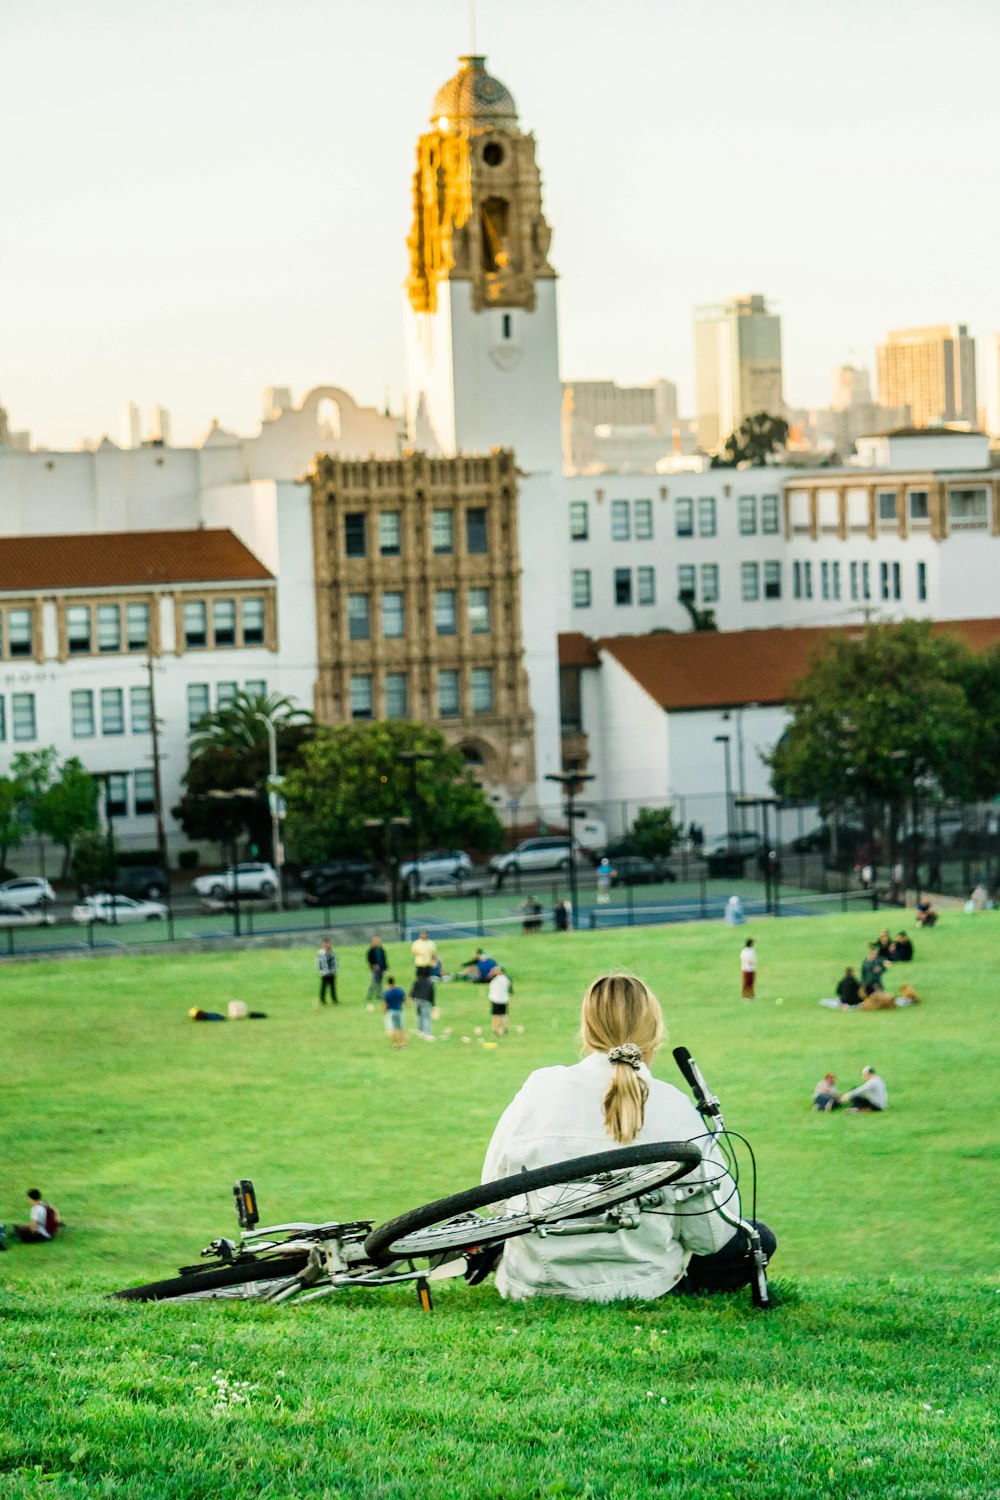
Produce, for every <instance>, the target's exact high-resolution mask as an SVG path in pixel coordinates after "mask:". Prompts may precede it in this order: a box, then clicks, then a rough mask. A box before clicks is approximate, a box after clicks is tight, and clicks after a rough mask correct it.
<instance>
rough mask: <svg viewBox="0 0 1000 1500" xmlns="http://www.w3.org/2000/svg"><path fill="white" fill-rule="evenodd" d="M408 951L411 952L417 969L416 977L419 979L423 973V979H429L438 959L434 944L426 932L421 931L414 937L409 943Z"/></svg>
mask: <svg viewBox="0 0 1000 1500" xmlns="http://www.w3.org/2000/svg"><path fill="white" fill-rule="evenodd" d="M410 952H411V953H412V954H413V963H414V967H415V968H416V971H417V978H418V979H419V978H420V976H421V975H423V977H424V978H425V979H429V978H430V976H431V974H432V973H433V972H434V966H435V964H436V963H437V961H438V951H437V946H436V944H435V943H434V942H432V940H431V939H430V938H429V937H428V936H427V933H426V932H421V934H420V936H419V937H418V938H415V939H414V941H413V942H412V943H411V944H410Z"/></svg>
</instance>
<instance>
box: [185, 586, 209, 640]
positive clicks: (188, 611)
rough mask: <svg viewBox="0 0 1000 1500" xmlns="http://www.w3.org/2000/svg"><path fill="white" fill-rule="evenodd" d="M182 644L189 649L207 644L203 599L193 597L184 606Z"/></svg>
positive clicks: (206, 614)
mask: <svg viewBox="0 0 1000 1500" xmlns="http://www.w3.org/2000/svg"><path fill="white" fill-rule="evenodd" d="M184 644H185V646H186V647H187V648H188V650H189V651H196V650H198V649H200V648H201V647H202V646H207V645H208V610H207V608H206V606H205V601H204V600H203V599H194V600H191V601H189V602H188V603H187V604H185V606H184Z"/></svg>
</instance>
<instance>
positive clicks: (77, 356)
mask: <svg viewBox="0 0 1000 1500" xmlns="http://www.w3.org/2000/svg"><path fill="white" fill-rule="evenodd" d="M895 9H896V8H894V7H892V6H891V5H889V4H888V3H885V0H882V3H874V4H870V5H866V6H865V7H864V8H863V9H862V7H861V5H860V4H859V3H854V0H851V3H848V4H847V5H845V6H844V7H841V9H840V11H839V12H838V24H836V25H835V24H834V21H833V19H832V18H830V17H818V18H817V17H812V18H807V19H803V18H802V17H801V16H800V15H799V13H798V12H797V11H795V10H793V8H792V7H791V5H790V4H788V3H786V0H768V3H765V4H763V5H759V6H756V7H751V6H749V5H748V4H744V3H736V0H730V3H724V4H722V5H721V6H720V7H717V8H716V10H715V12H714V13H713V16H714V20H713V26H712V32H711V36H712V41H713V45H714V49H715V50H714V51H713V52H712V53H711V54H710V55H708V54H705V38H706V28H705V19H704V11H703V8H701V7H698V6H697V5H696V4H695V3H693V0H678V3H676V4H674V5H671V6H669V7H664V6H661V5H656V6H654V5H653V4H650V3H645V0H641V3H640V0H633V3H632V4H630V5H629V6H628V7H627V9H625V10H624V11H621V12H616V15H615V30H614V31H613V32H612V31H609V30H608V28H607V25H606V18H605V15H604V12H603V11H602V10H601V9H600V8H599V7H598V6H597V5H596V4H593V3H591V0H582V3H580V4H578V5H576V6H574V7H572V8H569V7H567V6H566V5H565V4H564V3H558V4H557V3H554V0H553V3H545V0H542V3H540V4H535V5H534V6H532V7H528V6H527V5H526V4H523V3H522V0H511V3H510V4H509V5H507V6H505V8H504V10H503V11H502V12H501V11H500V10H499V8H498V7H496V6H495V5H489V4H484V3H482V0H481V4H480V13H479V18H478V27H479V34H478V38H477V40H478V45H479V50H481V51H483V52H485V53H486V54H487V57H488V59H489V66H490V68H491V70H492V71H494V72H495V73H496V74H497V76H498V77H500V78H501V79H502V80H503V81H504V82H505V83H506V84H507V85H508V86H509V87H510V89H511V91H512V93H513V95H514V98H515V100H516V101H517V104H518V107H519V111H520V119H521V123H522V126H523V127H524V128H525V129H528V130H532V131H533V132H534V133H535V135H536V137H537V142H538V159H539V164H540V167H541V171H542V178H543V193H544V201H545V208H546V215H547V217H548V219H549V222H550V223H551V224H552V226H553V230H554V238H553V247H552V261H553V264H554V265H555V267H556V269H557V271H558V272H559V276H560V284H559V296H560V335H561V346H562V375H563V378H564V379H578V380H583V379H597V378H607V379H614V380H617V381H619V382H620V383H622V384H631V383H637V382H641V381H646V380H650V379H654V378H657V377H665V378H667V379H670V380H673V381H676V382H677V383H678V385H679V387H680V393H681V409H682V411H683V412H684V413H685V414H692V413H693V411H694V405H695V402H694V357H693V345H694V338H693V316H694V308H695V306H696V305H697V304H699V303H701V302H711V301H716V300H719V299H722V298H725V297H729V296H732V295H742V294H747V293H750V292H756V291H760V292H763V293H764V295H765V296H766V297H767V298H768V302H769V304H770V305H771V306H772V307H773V308H774V310H775V311H777V312H778V313H780V315H781V318H782V342H783V354H784V369H785V397H786V400H787V401H788V402H789V403H790V404H792V405H796V406H798V405H801V406H808V407H813V406H821V405H827V404H829V402H830V400H831V394H832V381H833V369H834V367H835V366H837V365H839V364H842V363H847V362H848V361H849V362H851V363H854V364H863V365H866V366H868V367H869V369H872V370H874V349H875V346H876V344H878V343H879V342H880V341H881V340H882V339H883V338H884V336H885V334H886V333H887V332H888V330H890V329H892V328H899V327H908V326H914V325H921V324H934V323H953V322H963V323H967V324H968V326H969V331H970V333H971V334H972V335H973V336H974V337H976V339H977V341H978V344H979V350H980V375H981V379H982V377H986V378H985V380H983V381H982V387H981V392H980V399H981V401H983V402H989V401H990V400H991V399H992V398H993V395H994V392H993V391H992V390H991V385H990V380H989V377H990V375H991V374H992V375H994V376H995V375H996V373H997V372H996V371H992V370H990V369H989V367H988V365H986V364H985V362H984V356H985V351H986V350H987V349H988V348H989V347H990V335H991V334H993V333H995V332H996V331H997V329H998V328H1000V293H997V292H996V291H995V290H994V289H993V284H992V281H991V277H990V272H989V269H988V266H989V255H990V247H991V243H992V241H993V239H994V237H995V231H996V228H997V224H996V220H997V218H998V216H1000V214H998V210H997V209H996V207H995V206H994V205H993V204H992V203H991V202H990V201H989V199H988V196H987V192H986V190H985V189H986V185H987V183H988V182H989V165H990V164H989V157H988V150H989V142H990V141H991V140H992V139H993V138H994V135H995V130H996V126H997V124H998V123H1000V120H998V118H997V117H998V116H1000V105H998V104H997V102H996V101H995V98H994V96H993V95H992V93H991V92H990V89H989V66H990V59H991V57H992V55H993V54H994V52H995V43H996V41H997V39H998V37H1000V18H998V17H997V16H996V15H995V14H994V13H992V12H991V11H990V9H989V8H988V7H987V6H986V5H983V4H979V3H974V0H966V3H963V4H961V5H959V6H958V7H956V9H955V11H954V12H953V13H951V14H950V17H949V26H948V30H947V32H946V33H942V29H941V26H940V19H939V13H938V12H937V11H936V9H935V8H933V7H931V6H930V5H926V4H924V5H921V4H917V5H914V6H912V7H910V8H909V10H908V13H907V26H906V29H905V32H901V31H900V29H899V25H898V21H897V19H896V17H895V15H894V13H893V12H894V10H895ZM853 19H857V21H858V22H859V26H858V28H856V29H854V28H852V27H851V26H850V24H849V23H850V22H851V21H852V20H853ZM862 21H863V23H864V29H863V30H862V29H861V27H860V23H861V22H862ZM843 22H847V23H848V24H847V25H846V26H845V25H843V24H842V23H843ZM4 31H5V41H6V46H7V50H8V54H9V55H14V56H16V57H18V58H19V59H20V66H19V68H18V70H17V76H16V77H15V78H13V79H12V81H11V86H10V107H11V109H12V110H13V112H14V114H15V117H17V118H19V119H20V121H21V127H22V128H21V130H20V132H19V135H18V139H17V147H16V149H12V150H10V151H9V152H8V172H7V176H8V184H7V203H8V213H7V224H6V233H5V235H4V237H3V241H2V243H0V254H2V256H3V265H4V270H5V276H6V281H7V285H8V288H9V289H13V291H12V292H11V293H9V296H8V300H7V306H6V309H5V313H4V317H3V324H2V325H0V328H2V337H0V349H2V350H3V354H2V363H0V401H2V402H3V404H4V405H5V406H7V407H8V409H9V411H10V415H11V424H12V426H13V427H14V428H29V429H30V430H31V431H32V432H33V434H34V435H35V437H36V439H37V440H38V441H39V442H42V443H46V444H48V445H51V446H63V447H75V446H76V445H77V443H78V442H79V441H80V439H81V438H84V437H87V438H90V439H99V438H100V437H101V436H102V435H103V434H104V433H105V432H107V433H109V434H110V435H111V436H112V437H113V438H114V439H115V440H117V439H118V436H119V430H120V413H121V409H122V406H123V405H124V403H125V401H126V400H129V399H132V400H135V401H137V402H138V404H139V405H140V406H141V407H142V409H143V411H144V412H145V411H147V410H148V408H149V407H151V406H153V405H155V404H162V405H163V406H165V407H166V408H168V409H169V411H170V412H171V415H172V417H173V431H174V438H175V441H178V442H181V443H184V442H190V441H192V440H194V439H195V438H197V437H198V436H199V435H200V434H201V433H202V432H203V431H204V430H205V428H206V427H207V425H208V423H209V421H210V420H211V419H212V418H213V417H217V418H218V419H219V420H220V421H221V422H222V423H223V425H225V426H230V427H235V428H237V429H239V430H241V431H251V430H253V429H254V427H255V426H256V423H257V421H258V419H259V415H260V409H261V392H262V390H263V388H264V387H265V386H267V385H291V386H292V387H293V388H294V390H295V392H296V394H297V395H301V394H302V393H303V392H304V391H305V390H306V389H308V388H309V387H310V386H312V385H315V384H318V383H321V382H329V381H333V382H336V383H338V384H342V385H344V386H345V387H347V388H348V389H349V390H351V391H352V392H353V393H354V394H355V395H356V396H357V397H358V399H359V400H361V401H363V402H365V403H372V404H378V405H381V403H382V400H383V397H384V393H385V392H386V390H388V393H389V395H390V399H391V401H392V404H393V406H394V407H396V408H397V409H398V407H399V404H400V399H401V392H402V385H403V338H402V304H403V294H402V290H401V284H402V281H403V278H404V276H405V271H406V251H405V237H406V231H407V227H408V221H409V215H410V208H411V182H410V179H411V175H412V171H413V165H414V150H415V145H416V140H417V137H418V136H419V134H420V133H421V132H422V131H423V130H424V129H425V127H426V122H427V115H428V112H429V109H430V103H431V100H432V98H433V95H434V92H435V91H436V89H437V88H438V87H439V86H440V85H441V83H443V82H444V80H445V79H446V78H447V77H448V76H449V75H450V74H451V72H453V70H454V65H455V57H456V56H457V55H458V54H459V53H462V52H465V51H466V50H467V49H468V21H467V12H466V6H465V5H464V4H463V3H461V0H453V3H451V4H448V5H445V6H441V5H433V6H432V5H430V4H424V3H420V0H416V3H411V4H408V5H405V6H404V5H403V4H402V3H400V0H391V3H390V0H381V3H379V4H378V5H373V6H370V7H367V8H366V7H362V6H360V5H357V4H353V3H352V4H348V3H339V4H338V3H335V4H331V5H324V6H320V5H318V4H315V3H310V0H295V3H290V4H288V5H287V6H285V7H282V8H281V9H280V10H279V8H278V7H277V6H275V5H272V4H269V3H265V0H258V3H256V4H249V5H240V6H237V5H236V4H235V3H233V0H218V3H217V4H216V5H215V6H214V7H213V9H212V10H211V11H210V12H209V13H208V14H201V13H200V12H199V10H198V8H197V7H196V6H195V5H194V4H193V3H192V0H177V3H176V4H175V6H174V7H173V8H172V10H171V13H170V17H169V19H168V20H165V21H163V22H162V23H160V24H158V25H157V24H152V23H150V22H149V21H148V20H147V21H143V22H137V21H136V20H135V19H134V12H133V11H131V10H130V9H129V8H128V7H126V6H125V5H124V4H122V3H120V0H97V3H96V4H95V5H94V6H92V7H90V8H89V9H88V11H87V12H86V13H83V12H78V11H76V10H75V8H74V7H72V6H70V5H69V4H68V3H65V0H56V3H55V4H53V5H50V6H49V7H47V8H46V11H45V14H44V16H40V15H37V14H33V15H21V16H19V17H16V18H14V17H8V18H7V19H6V21H5V25H4ZM345 37H346V39H347V41H346V44H345ZM640 42H641V45H638V43H640ZM862 42H863V44H864V45H861V43H862ZM991 43H992V44H993V45H992V46H991ZM702 56H704V61H705V64H706V66H705V67H692V66H691V65H690V59H691V58H692V57H694V58H700V57H702ZM345 59H346V60H347V62H348V63H349V66H344V65H343V63H344V60H345ZM366 63H367V66H366ZM39 77H44V78H45V80H46V87H45V89H41V90H40V89H39V88H38V79H39ZM957 77H961V78H962V84H963V90H962V95H961V103H962V104H964V101H965V100H971V101H975V102H974V105H973V104H969V105H966V106H965V108H964V109H961V108H959V109H956V108H955V107H954V104H955V101H954V99H953V98H952V97H951V95H949V92H948V89H947V86H946V85H947V81H948V80H949V79H950V78H957ZM932 85H933V86H932ZM928 98H932V99H933V101H934V102H933V103H932V104H931V105H928V104H927V99H928ZM706 101H707V106H708V107H706ZM735 143H738V145H739V147H740V148H741V150H742V151H743V152H746V153H747V159H746V165H743V164H742V158H741V157H740V156H739V154H734V150H733V148H734V144H735ZM977 191H978V194H979V196H978V197H977V196H976V194H977ZM970 215H971V222H973V223H974V225H976V226H977V228H978V230H979V232H978V234H971V233H968V232H967V226H968V223H969V222H970ZM959 223H961V224H962V225H963V226H964V232H963V234H962V235H961V236H959V235H958V234H956V233H955V230H956V228H957V226H958V224H959Z"/></svg>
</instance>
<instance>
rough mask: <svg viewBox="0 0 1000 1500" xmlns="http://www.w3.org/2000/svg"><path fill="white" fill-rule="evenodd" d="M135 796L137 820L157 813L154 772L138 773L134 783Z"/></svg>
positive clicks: (134, 777) (135, 775)
mask: <svg viewBox="0 0 1000 1500" xmlns="http://www.w3.org/2000/svg"><path fill="white" fill-rule="evenodd" d="M132 787H133V792H134V794H135V815H136V817H137V818H141V817H144V816H146V815H147V814H148V813H155V811H156V789H155V786H154V784H153V773H152V771H136V772H135V773H134V776H133V782H132Z"/></svg>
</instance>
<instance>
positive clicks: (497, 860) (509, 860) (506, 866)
mask: <svg viewBox="0 0 1000 1500" xmlns="http://www.w3.org/2000/svg"><path fill="white" fill-rule="evenodd" d="M571 857H573V858H575V860H576V863H577V865H578V866H579V865H583V866H586V865H589V864H590V863H591V860H590V859H589V858H588V856H587V854H586V853H585V852H584V850H583V849H581V847H580V845H579V844H573V845H571V844H570V840H569V838H568V837H567V836H566V835H565V834H563V835H559V834H549V835H547V836H546V837H545V838H537V839H525V840H524V841H523V843H520V844H518V846H517V848H516V849H512V850H511V851H510V853H509V854H494V856H493V858H492V859H491V860H490V869H491V870H492V871H493V873H494V874H495V875H496V876H497V878H498V879H500V880H502V879H503V877H504V876H505V875H516V874H518V873H519V872H523V873H525V874H528V873H534V872H535V871H539V870H568V869H569V864H570V858H571Z"/></svg>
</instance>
